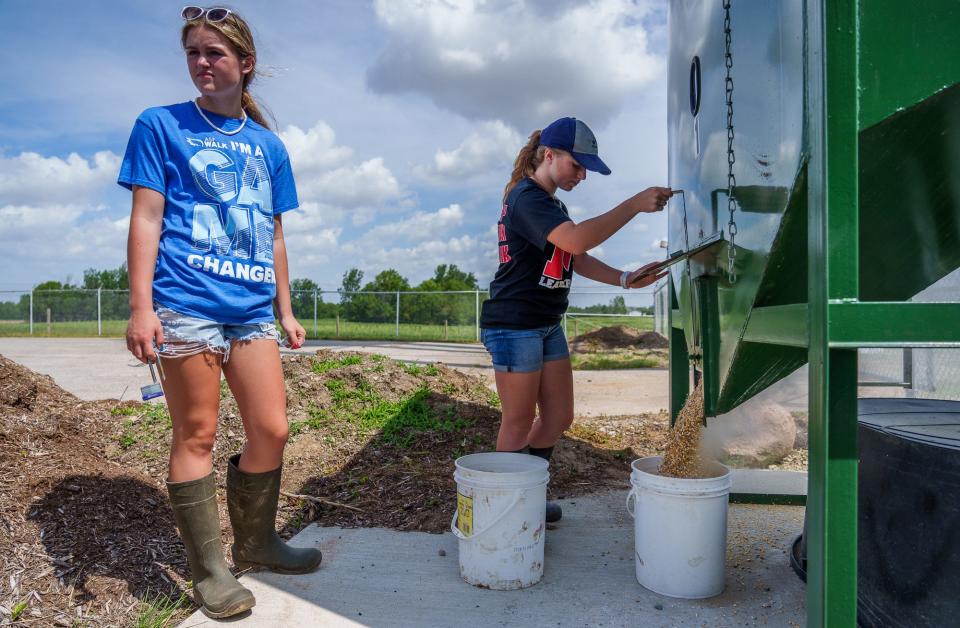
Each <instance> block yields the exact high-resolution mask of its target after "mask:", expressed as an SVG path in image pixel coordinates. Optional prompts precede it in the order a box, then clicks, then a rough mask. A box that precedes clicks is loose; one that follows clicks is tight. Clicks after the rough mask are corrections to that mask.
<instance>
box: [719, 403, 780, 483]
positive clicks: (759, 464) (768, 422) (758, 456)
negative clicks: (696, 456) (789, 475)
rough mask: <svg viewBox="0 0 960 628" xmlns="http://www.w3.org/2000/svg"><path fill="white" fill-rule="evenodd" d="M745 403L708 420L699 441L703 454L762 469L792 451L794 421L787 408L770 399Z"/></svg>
mask: <svg viewBox="0 0 960 628" xmlns="http://www.w3.org/2000/svg"><path fill="white" fill-rule="evenodd" d="M748 405H749V407H741V408H737V409H735V410H734V411H733V412H730V413H728V414H725V415H722V416H719V417H716V418H713V419H709V420H708V423H707V428H706V429H705V430H704V431H703V440H702V445H701V446H702V448H703V450H704V452H705V454H706V455H707V457H709V458H714V459H718V460H720V461H721V462H723V463H724V464H728V465H730V466H734V467H750V468H759V469H765V468H767V466H768V465H771V464H776V463H778V462H780V461H781V460H783V459H784V458H785V457H786V456H787V455H788V454H789V453H790V452H791V451H793V447H794V443H795V442H796V440H797V422H796V420H795V418H794V416H793V415H792V414H791V413H790V411H789V410H787V409H785V408H784V407H782V406H780V405H778V404H774V403H766V404H748Z"/></svg>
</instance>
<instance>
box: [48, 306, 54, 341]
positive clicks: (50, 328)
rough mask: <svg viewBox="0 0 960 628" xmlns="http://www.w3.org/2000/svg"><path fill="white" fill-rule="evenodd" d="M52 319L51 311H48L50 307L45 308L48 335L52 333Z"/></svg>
mask: <svg viewBox="0 0 960 628" xmlns="http://www.w3.org/2000/svg"><path fill="white" fill-rule="evenodd" d="M52 321H53V316H52V313H51V312H50V308H47V335H48V336H52V335H53V322H52Z"/></svg>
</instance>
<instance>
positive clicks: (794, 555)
mask: <svg viewBox="0 0 960 628" xmlns="http://www.w3.org/2000/svg"><path fill="white" fill-rule="evenodd" d="M858 418H859V431H858V432H859V439H860V443H859V451H860V465H859V479H860V481H859V500H858V505H859V517H858V520H859V523H858V532H857V542H858V557H857V558H858V579H857V611H858V612H857V623H858V624H859V625H860V626H865V627H871V628H872V627H878V628H880V627H883V628H889V627H893V626H910V627H913V626H937V627H938V628H939V627H942V626H958V625H960V402H958V401H943V400H937V399H861V400H860V401H859V417H858ZM803 541H804V539H803V538H802V537H799V538H797V539H796V540H795V541H794V543H793V544H792V546H791V547H790V559H791V560H790V563H791V566H793V568H794V570H795V571H796V572H797V574H798V575H799V576H800V577H801V578H803V579H804V580H806V547H805V543H804V542H803Z"/></svg>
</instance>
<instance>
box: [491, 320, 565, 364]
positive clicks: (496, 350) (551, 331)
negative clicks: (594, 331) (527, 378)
mask: <svg viewBox="0 0 960 628" xmlns="http://www.w3.org/2000/svg"><path fill="white" fill-rule="evenodd" d="M480 341H481V342H483V346H485V347H486V348H487V351H489V352H490V357H491V358H493V368H494V370H497V371H505V372H509V373H533V372H536V371H539V370H541V369H542V368H543V363H544V362H550V361H551V360H562V359H564V358H567V357H570V351H569V349H567V338H566V336H564V335H563V327H561V326H560V325H559V324H557V325H550V326H549V327H536V328H534V329H500V328H497V329H481V330H480Z"/></svg>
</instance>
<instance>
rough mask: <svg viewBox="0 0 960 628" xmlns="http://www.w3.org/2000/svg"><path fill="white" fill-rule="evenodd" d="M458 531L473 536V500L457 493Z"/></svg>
mask: <svg viewBox="0 0 960 628" xmlns="http://www.w3.org/2000/svg"><path fill="white" fill-rule="evenodd" d="M457 529H458V530H460V532H462V533H463V534H465V535H467V536H470V535H471V534H473V498H472V497H467V496H466V495H464V494H463V493H461V492H459V491H457Z"/></svg>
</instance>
